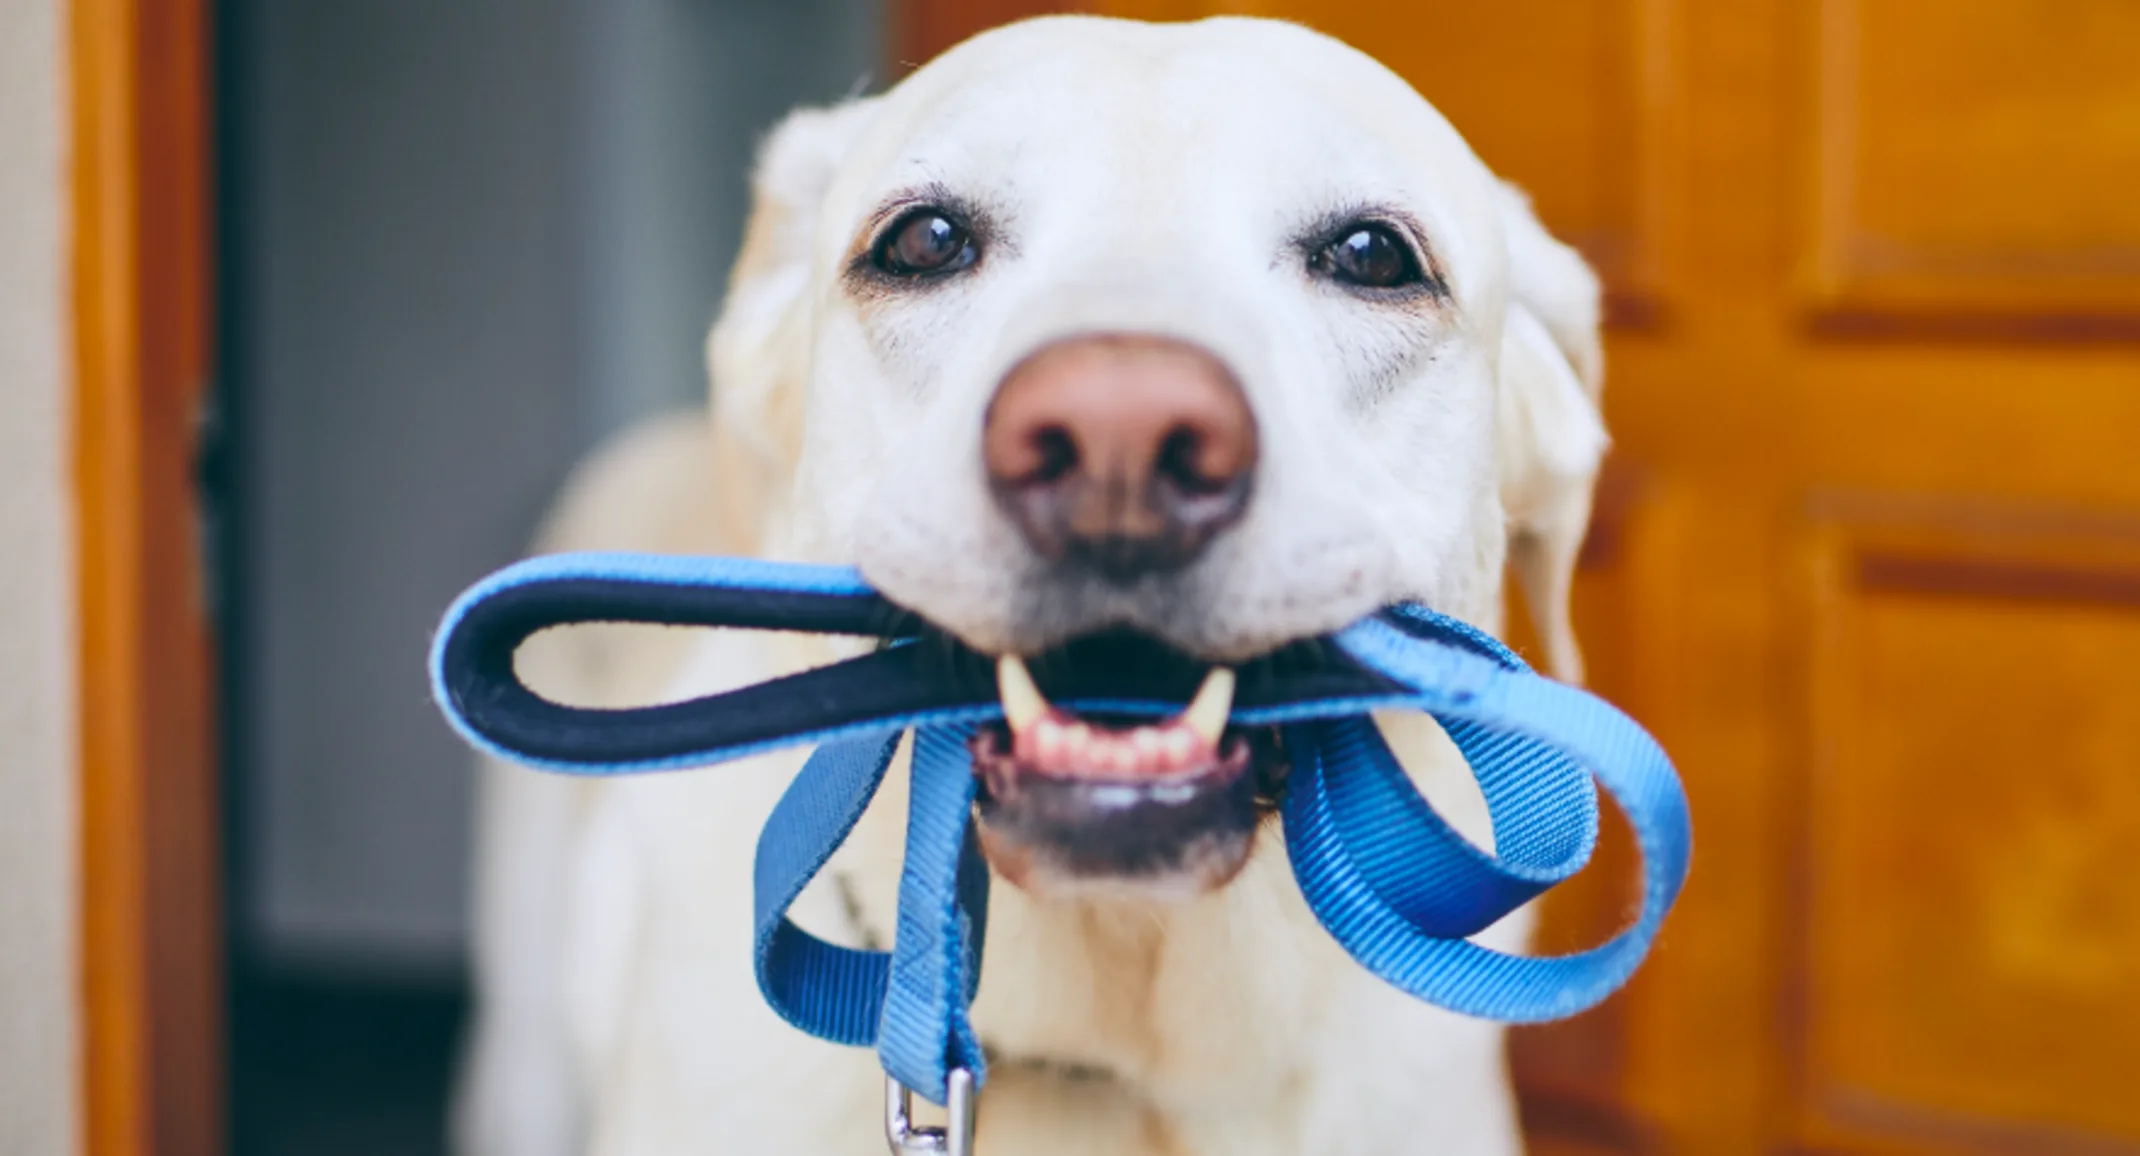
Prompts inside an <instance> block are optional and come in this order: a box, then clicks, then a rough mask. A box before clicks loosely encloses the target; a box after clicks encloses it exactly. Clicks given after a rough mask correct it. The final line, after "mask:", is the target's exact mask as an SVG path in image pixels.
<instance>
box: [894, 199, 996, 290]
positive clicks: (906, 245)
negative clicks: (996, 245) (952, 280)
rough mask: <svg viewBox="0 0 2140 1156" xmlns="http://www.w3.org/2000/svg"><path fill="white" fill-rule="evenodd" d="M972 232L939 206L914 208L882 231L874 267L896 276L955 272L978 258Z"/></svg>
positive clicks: (924, 275) (919, 275)
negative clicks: (882, 234) (934, 207)
mask: <svg viewBox="0 0 2140 1156" xmlns="http://www.w3.org/2000/svg"><path fill="white" fill-rule="evenodd" d="M980 255H981V253H980V250H979V249H978V248H976V247H975V246H974V243H973V235H972V234H971V233H969V232H968V231H967V229H966V227H965V226H964V225H961V224H959V223H958V222H957V221H956V220H954V219H952V217H951V216H950V215H949V214H948V213H946V212H944V211H943V210H941V209H933V208H924V209H916V210H914V211H913V212H911V213H908V214H907V215H906V216H904V217H901V218H899V220H898V221H896V222H894V223H893V225H892V227H891V228H889V229H886V230H885V231H884V239H883V240H881V241H879V242H877V251H876V253H875V255H874V259H875V263H876V266H877V268H879V269H882V270H883V271H885V272H886V273H890V274H892V275H893V276H895V277H926V276H931V275H937V274H943V273H955V272H957V271H958V270H960V269H964V268H965V267H966V266H968V265H971V264H973V263H974V261H976V260H977V259H979V258H980Z"/></svg>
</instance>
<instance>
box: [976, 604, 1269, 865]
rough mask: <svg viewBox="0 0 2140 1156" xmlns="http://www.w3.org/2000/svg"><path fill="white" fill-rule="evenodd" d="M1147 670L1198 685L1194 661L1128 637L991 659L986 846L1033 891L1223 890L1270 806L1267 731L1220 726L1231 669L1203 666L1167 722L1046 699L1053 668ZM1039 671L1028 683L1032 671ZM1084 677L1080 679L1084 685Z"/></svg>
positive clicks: (983, 799)
mask: <svg viewBox="0 0 2140 1156" xmlns="http://www.w3.org/2000/svg"><path fill="white" fill-rule="evenodd" d="M1070 662H1076V663H1080V664H1082V665H1085V667H1086V672H1087V673H1088V674H1089V673H1090V664H1092V663H1094V662H1100V663H1107V662H1116V663H1120V662H1133V663H1136V664H1138V665H1139V666H1140V667H1142V668H1143V669H1141V670H1139V671H1138V673H1139V674H1142V675H1146V676H1149V674H1150V673H1151V670H1150V666H1151V664H1154V663H1159V664H1167V665H1169V666H1171V667H1173V668H1175V669H1174V670H1173V671H1171V673H1173V674H1174V675H1176V676H1178V677H1181V676H1193V675H1192V672H1193V669H1194V668H1195V666H1197V665H1199V664H1196V662H1195V660H1193V659H1190V658H1188V657H1187V656H1185V655H1181V654H1179V653H1176V652H1173V651H1171V650H1167V649H1165V648H1163V647H1160V646H1159V645H1158V644H1156V643H1152V642H1150V641H1148V640H1144V639H1137V638H1128V639H1125V638H1121V637H1116V638H1113V639H1104V640H1087V641H1086V642H1083V643H1072V644H1069V645H1067V646H1065V647H1062V648H1058V649H1057V650H1056V651H1051V652H1049V653H1047V654H1043V655H1040V656H1037V657H1036V658H1035V660H1034V661H1033V662H1032V663H1030V664H1028V663H1027V661H1025V660H1024V659H1021V658H1019V657H1017V656H1016V655H1005V656H1003V657H1002V658H1000V659H999V660H998V661H997V667H996V683H997V690H998V693H999V694H1000V695H1001V697H1002V703H1003V717H1004V721H1003V722H1001V723H998V724H991V725H989V726H986V727H984V728H982V729H981V730H980V731H979V732H978V733H977V734H976V735H975V736H974V740H973V766H974V773H975V774H976V775H977V776H978V777H979V778H980V804H979V811H980V819H981V824H980V832H981V845H982V848H983V850H984V851H985V852H986V853H987V855H988V857H989V860H990V862H991V863H992V864H994V866H995V868H996V870H997V871H998V872H999V873H1000V874H1002V875H1004V876H1005V877H1006V878H1008V879H1009V880H1010V881H1011V882H1013V883H1015V884H1017V885H1018V886H1020V887H1022V888H1025V889H1026V890H1027V891H1030V892H1033V893H1035V894H1039V895H1043V896H1047V897H1054V898H1063V897H1101V896H1109V895H1113V896H1120V897H1125V898H1137V897H1141V898H1150V899H1184V898H1189V897H1193V896H1195V895H1199V894H1202V893H1204V892H1207V891H1211V890H1214V889H1216V888H1219V887H1222V886H1224V885H1225V884H1226V883H1227V882H1229V881H1230V880H1232V879H1233V877H1234V876H1235V875H1236V874H1238V873H1239V872H1240V870H1241V868H1242V866H1243V865H1244V864H1245V863H1246V862H1247V861H1248V856H1249V852H1250V851H1251V849H1252V845H1253V842H1254V839H1255V834H1256V829H1257V827H1258V826H1259V825H1260V824H1261V823H1262V821H1263V819H1264V818H1265V817H1266V816H1268V815H1269V814H1270V813H1271V812H1272V811H1273V810H1274V809H1275V807H1276V805H1277V798H1278V793H1279V791H1280V790H1281V789H1282V786H1283V782H1284V777H1285V770H1286V762H1285V756H1284V750H1283V747H1282V744H1281V743H1280V742H1279V738H1278V734H1277V731H1276V729H1275V728H1272V727H1245V726H1234V725H1230V724H1229V721H1228V719H1229V716H1230V714H1231V712H1232V707H1233V693H1234V683H1235V676H1234V671H1233V670H1232V669H1230V668H1228V667H1224V666H1208V665H1206V666H1205V667H1204V670H1203V673H1202V675H1201V677H1200V681H1199V682H1198V684H1197V691H1196V693H1195V696H1194V698H1193V699H1192V700H1191V701H1190V703H1189V705H1188V706H1187V707H1186V708H1185V709H1183V710H1182V711H1181V713H1179V714H1177V715H1175V716H1173V717H1172V718H1165V719H1157V720H1154V719H1149V718H1137V717H1133V716H1129V715H1124V714H1115V713H1110V712H1107V711H1104V710H1091V711H1086V712H1084V713H1078V712H1074V711H1072V710H1071V709H1069V708H1067V707H1065V706H1061V705H1057V704H1055V703H1052V702H1050V701H1049V700H1048V698H1047V696H1046V694H1045V692H1044V691H1043V690H1042V689H1041V682H1042V680H1044V679H1045V678H1046V677H1047V674H1048V672H1049V670H1050V669H1051V667H1057V666H1060V665H1062V664H1065V663H1070ZM1036 669H1037V670H1038V671H1039V672H1040V676H1041V677H1040V678H1039V679H1036V677H1035V674H1034V672H1035V670H1036ZM1081 681H1082V680H1081Z"/></svg>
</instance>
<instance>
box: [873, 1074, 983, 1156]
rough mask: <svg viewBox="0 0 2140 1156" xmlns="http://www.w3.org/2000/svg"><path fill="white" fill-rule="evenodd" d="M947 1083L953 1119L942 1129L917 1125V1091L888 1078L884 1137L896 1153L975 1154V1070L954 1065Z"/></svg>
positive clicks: (926, 1155) (923, 1155)
mask: <svg viewBox="0 0 2140 1156" xmlns="http://www.w3.org/2000/svg"><path fill="white" fill-rule="evenodd" d="M944 1082H945V1085H946V1087H947V1090H948V1093H949V1094H948V1095H946V1096H945V1099H946V1100H947V1101H949V1102H948V1103H947V1104H946V1105H945V1108H946V1110H947V1112H948V1113H949V1116H950V1118H949V1120H948V1121H947V1122H946V1124H945V1126H944V1127H942V1128H917V1127H915V1126H914V1115H913V1109H914V1092H913V1090H912V1089H910V1088H908V1087H907V1086H906V1085H905V1084H902V1083H900V1082H899V1081H898V1080H897V1079H894V1078H893V1077H891V1076H886V1077H884V1139H885V1142H886V1143H888V1144H890V1145H891V1148H892V1156H973V1120H974V1094H973V1073H972V1072H969V1071H967V1070H966V1069H964V1068H953V1069H951V1074H950V1076H949V1077H948V1078H946V1080H945V1081H944Z"/></svg>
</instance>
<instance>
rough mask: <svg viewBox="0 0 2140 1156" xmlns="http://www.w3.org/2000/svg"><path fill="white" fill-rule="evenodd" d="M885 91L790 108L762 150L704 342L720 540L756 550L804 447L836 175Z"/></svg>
mask: <svg viewBox="0 0 2140 1156" xmlns="http://www.w3.org/2000/svg"><path fill="white" fill-rule="evenodd" d="M878 103H879V101H878V98H868V99H862V100H852V101H848V102H847V103H845V104H840V105H835V106H833V107H830V108H804V109H797V110H796V111H794V112H792V113H789V114H788V116H787V119H785V120H783V121H782V122H781V123H780V125H779V126H778V127H776V128H775V129H774V130H773V131H772V133H771V134H769V135H768V136H767V137H766V139H765V143H764V144H763V145H762V146H761V147H760V148H759V152H758V163H757V166H756V168H755V169H753V170H752V177H751V209H750V218H749V220H748V222H747V223H746V224H745V225H744V229H743V246H742V250H741V252H740V253H738V255H737V257H736V265H735V269H734V271H733V272H731V273H730V275H729V280H728V297H727V300H726V301H725V302H724V303H723V305H722V307H721V316H720V320H719V321H717V322H715V324H714V326H713V332H712V335H711V336H710V337H709V338H708V340H707V343H706V360H707V367H708V369H709V371H710V376H711V379H712V385H713V420H714V438H715V443H714V463H713V468H714V475H715V482H716V485H717V486H718V488H719V492H718V494H716V500H717V509H718V510H719V512H720V519H721V522H722V538H723V548H724V549H727V550H730V551H733V552H736V553H749V552H755V551H756V550H757V549H758V548H759V547H760V546H761V545H762V544H763V538H764V530H765V526H766V524H767V521H768V520H769V519H770V518H771V517H772V516H773V514H774V510H775V507H776V506H777V504H778V503H779V502H780V500H781V499H782V498H783V496H784V495H785V494H786V493H787V489H788V485H789V483H790V481H791V479H792V477H793V474H794V469H795V459H796V455H797V454H798V453H800V452H801V445H802V418H803V407H804V402H805V398H804V389H805V378H806V377H807V375H808V373H809V368H810V334H811V331H812V329H813V327H814V318H813V304H814V303H813V301H812V299H811V268H810V263H811V257H812V255H813V254H814V253H815V252H816V249H817V243H818V237H817V232H818V227H819V217H820V215H821V214H820V212H819V210H820V208H821V207H822V206H823V203H824V198H825V193H826V190H827V189H828V188H829V187H830V186H831V184H832V180H833V177H834V176H835V175H836V174H837V173H838V172H839V169H840V166H841V164H842V163H844V161H845V160H846V158H847V156H848V155H849V154H850V152H851V151H852V149H853V147H854V145H855V143H856V142H857V141H858V140H859V139H860V137H861V135H862V133H863V132H864V130H865V129H866V128H867V127H868V124H869V122H870V120H871V119H872V118H873V117H874V116H875V114H876V112H877V108H878Z"/></svg>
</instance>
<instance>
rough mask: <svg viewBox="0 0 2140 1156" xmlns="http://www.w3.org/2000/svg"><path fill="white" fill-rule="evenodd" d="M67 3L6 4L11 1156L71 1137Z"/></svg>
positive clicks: (3, 494)
mask: <svg viewBox="0 0 2140 1156" xmlns="http://www.w3.org/2000/svg"><path fill="white" fill-rule="evenodd" d="M59 16H60V5H59V0H0V1156H67V1154H68V1153H71V1152H72V1151H73V1150H74V1147H75V1080H74V1074H75V1032H74V1028H75V1018H76V1006H75V1004H76V999H75V986H74V924H73V918H72V915H73V911H74V773H73V772H74V741H73V740H74V729H73V718H74V711H73V701H74V699H73V694H74V666H73V638H74V629H73V605H72V597H71V591H72V565H71V556H72V544H71V539H70V532H71V531H70V522H71V518H70V516H69V515H70V509H69V486H68V478H67V469H68V454H67V433H66V430H67V426H66V423H67V398H68V395H67V388H66V387H67V378H66V373H65V365H66V361H65V355H66V344H65V340H66V329H65V325H66V313H65V311H64V308H63V306H64V303H65V292H64V291H65V279H64V278H65V274H64V269H63V266H62V264H61V259H62V256H63V245H64V240H65V234H64V221H65V218H64V217H63V215H62V213H63V209H64V194H65V183H64V182H65V170H64V167H63V166H64V157H63V154H62V151H61V150H62V140H63V136H62V131H61V129H62V120H61V116H62V112H61V106H60V102H61V96H62V94H61V91H60V84H61V80H60V39H59Z"/></svg>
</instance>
